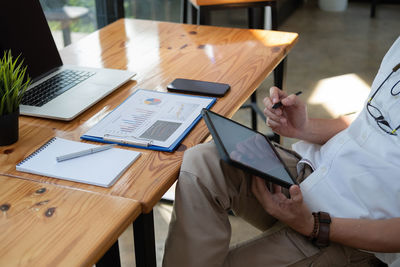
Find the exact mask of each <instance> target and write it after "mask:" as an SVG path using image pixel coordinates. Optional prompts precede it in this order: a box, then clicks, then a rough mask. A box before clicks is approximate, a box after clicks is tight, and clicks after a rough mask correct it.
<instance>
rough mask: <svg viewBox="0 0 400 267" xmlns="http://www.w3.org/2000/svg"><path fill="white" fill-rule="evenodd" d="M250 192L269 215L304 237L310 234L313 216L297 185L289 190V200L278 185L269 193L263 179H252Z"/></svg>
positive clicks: (312, 226)
mask: <svg viewBox="0 0 400 267" xmlns="http://www.w3.org/2000/svg"><path fill="white" fill-rule="evenodd" d="M252 192H253V194H254V195H255V196H256V198H257V199H258V201H259V202H260V203H261V205H262V206H263V207H264V209H265V211H266V212H268V213H269V214H270V215H272V216H274V217H275V218H277V219H278V220H280V221H281V222H283V223H285V224H287V225H288V226H289V227H291V228H292V229H294V230H295V231H297V232H299V233H301V234H303V235H305V236H308V235H310V234H311V232H312V231H313V228H314V216H313V215H312V213H311V211H310V210H309V209H308V207H307V205H306V204H305V203H304V202H303V195H302V193H301V190H300V187H299V186H298V185H292V186H291V187H290V188H289V193H290V198H287V197H286V196H285V195H284V194H283V193H282V188H281V187H280V186H279V185H273V192H270V191H269V189H268V187H267V185H266V184H265V180H264V179H261V178H259V177H253V181H252Z"/></svg>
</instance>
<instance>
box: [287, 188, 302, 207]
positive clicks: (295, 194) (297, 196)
mask: <svg viewBox="0 0 400 267" xmlns="http://www.w3.org/2000/svg"><path fill="white" fill-rule="evenodd" d="M289 193H290V198H291V199H292V201H294V202H297V203H301V202H303V194H302V193H301V190H300V187H299V186H298V185H292V186H291V187H290V188H289Z"/></svg>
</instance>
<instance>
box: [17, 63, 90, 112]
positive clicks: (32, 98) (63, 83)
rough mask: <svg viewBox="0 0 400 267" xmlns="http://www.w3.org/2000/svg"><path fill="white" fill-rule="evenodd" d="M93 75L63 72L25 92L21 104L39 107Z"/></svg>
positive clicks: (70, 71)
mask: <svg viewBox="0 0 400 267" xmlns="http://www.w3.org/2000/svg"><path fill="white" fill-rule="evenodd" d="M93 74H95V73H94V72H88V71H76V70H63V71H61V72H60V73H57V74H56V75H54V76H53V77H51V78H50V79H47V80H46V81H44V82H42V83H41V84H38V85H36V86H35V87H33V88H31V89H29V90H28V91H26V92H25V94H24V96H23V98H22V101H21V104H22V105H28V106H36V107H41V106H43V105H44V104H46V103H47V102H49V101H51V100H52V99H54V98H56V97H57V96H59V95H61V94H62V93H64V92H66V91H68V90H69V89H71V88H72V87H74V86H75V85H77V84H79V83H81V82H83V81H84V80H86V79H87V78H89V77H90V76H92V75H93Z"/></svg>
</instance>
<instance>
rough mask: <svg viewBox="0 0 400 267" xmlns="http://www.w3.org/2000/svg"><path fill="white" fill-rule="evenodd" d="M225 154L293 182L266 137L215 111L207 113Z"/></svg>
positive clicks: (263, 171)
mask: <svg viewBox="0 0 400 267" xmlns="http://www.w3.org/2000/svg"><path fill="white" fill-rule="evenodd" d="M207 114H208V115H209V117H210V119H211V120H212V124H213V127H214V130H215V131H216V132H217V135H218V136H219V139H220V140H219V141H220V143H221V144H222V146H223V147H224V148H225V151H226V153H227V156H228V157H229V158H230V159H231V160H233V161H236V162H239V163H241V164H243V165H245V166H248V167H250V168H252V169H255V170H257V171H259V172H262V173H266V174H269V175H270V176H273V177H275V178H278V179H281V180H284V181H285V182H286V183H288V184H293V180H292V178H291V176H290V175H289V173H288V172H287V170H286V168H285V166H284V165H283V163H282V162H281V161H280V159H279V158H278V156H277V155H276V154H275V151H274V150H273V149H272V148H271V145H270V143H269V142H268V141H267V139H266V137H265V136H263V135H261V134H259V133H257V132H256V131H253V130H252V129H249V128H247V127H245V126H243V125H240V124H238V123H235V122H233V121H231V120H229V119H227V118H224V117H222V116H219V115H217V114H215V113H212V112H208V113H207Z"/></svg>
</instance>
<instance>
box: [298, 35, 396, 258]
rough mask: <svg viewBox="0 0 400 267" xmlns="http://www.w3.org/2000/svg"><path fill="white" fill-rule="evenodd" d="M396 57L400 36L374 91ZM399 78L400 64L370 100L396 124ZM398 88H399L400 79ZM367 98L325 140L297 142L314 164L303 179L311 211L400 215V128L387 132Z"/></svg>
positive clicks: (376, 216)
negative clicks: (356, 112) (321, 142)
mask: <svg viewBox="0 0 400 267" xmlns="http://www.w3.org/2000/svg"><path fill="white" fill-rule="evenodd" d="M398 63H400V37H399V38H398V39H397V40H396V42H395V43H394V44H393V45H392V47H391V48H390V50H389V51H388V52H387V54H386V55H385V57H384V59H383V61H382V63H381V67H380V69H379V72H378V74H377V76H376V77H375V80H374V82H373V84H372V87H371V94H370V97H371V96H372V94H373V93H374V92H375V91H376V89H377V88H378V87H379V85H380V84H381V83H382V82H383V81H384V79H385V78H386V77H387V76H388V75H389V74H390V72H391V71H392V69H393V67H394V66H396V65H397V64H398ZM399 80H400V70H398V71H397V72H395V73H393V74H392V75H391V77H390V78H389V79H388V80H387V81H386V82H385V83H384V85H383V86H382V88H381V89H380V90H379V92H378V93H377V94H376V95H375V97H374V98H373V100H372V102H371V103H372V104H373V105H374V106H376V107H377V108H379V110H380V111H381V112H382V114H383V116H384V117H385V119H386V120H387V121H388V122H389V124H390V126H391V127H392V128H393V129H394V128H396V127H397V126H398V125H400V94H399V95H398V96H392V95H391V93H390V90H391V88H392V87H393V85H394V84H395V83H396V82H398V81H399ZM396 89H397V92H398V91H400V83H399V84H398V85H397V86H396ZM344 97H346V96H344ZM368 99H369V98H368ZM366 103H367V102H365V105H364V109H363V110H362V112H361V113H360V115H359V116H358V117H357V119H356V120H355V121H354V122H353V123H352V124H351V125H350V126H349V127H348V128H347V129H345V130H343V131H341V132H339V133H338V134H336V135H335V136H334V137H333V138H331V139H330V140H329V141H328V142H327V143H325V144H324V145H322V146H319V145H315V144H310V143H307V142H304V141H301V142H298V143H296V144H294V145H293V149H294V150H295V151H296V152H297V153H299V154H300V155H301V156H302V157H303V160H302V161H306V162H308V163H310V165H311V166H312V167H313V168H314V172H313V173H312V174H311V175H310V176H309V177H307V179H305V180H304V181H303V182H302V183H301V185H300V187H301V190H302V193H303V197H304V200H305V202H306V203H307V205H308V206H309V207H310V209H311V210H312V211H316V212H317V211H326V212H329V213H330V214H331V216H332V217H344V218H368V219H385V218H394V217H400V129H399V131H398V132H397V134H398V135H397V136H393V135H389V134H387V133H385V132H384V131H383V130H382V129H381V128H380V127H379V126H378V124H377V123H376V121H375V119H374V118H373V117H372V116H371V115H370V114H369V113H368V111H367V109H366V108H365V106H366ZM399 238H400V237H399ZM390 255H392V256H393V254H390ZM386 256H388V255H386ZM380 258H381V257H380ZM383 260H384V261H386V262H389V263H390V262H392V260H387V259H383Z"/></svg>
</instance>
